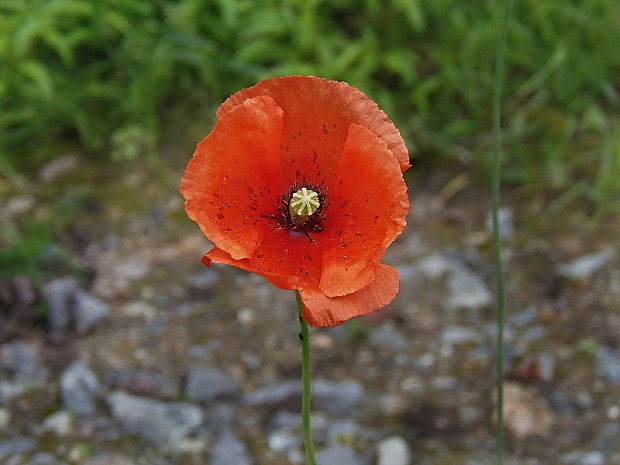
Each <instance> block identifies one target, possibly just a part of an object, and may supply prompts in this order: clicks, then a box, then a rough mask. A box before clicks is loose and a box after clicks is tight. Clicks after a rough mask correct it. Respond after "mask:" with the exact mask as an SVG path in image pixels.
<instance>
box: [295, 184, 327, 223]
mask: <svg viewBox="0 0 620 465" xmlns="http://www.w3.org/2000/svg"><path fill="white" fill-rule="evenodd" d="M320 206H321V202H319V195H318V194H317V193H316V192H314V191H313V190H310V189H308V188H306V187H302V188H301V189H299V190H298V191H297V192H295V193H293V196H292V198H291V203H290V209H291V213H292V214H296V215H298V216H301V217H309V216H311V215H312V214H313V213H314V212H316V211H317V210H318V209H319V207H320Z"/></svg>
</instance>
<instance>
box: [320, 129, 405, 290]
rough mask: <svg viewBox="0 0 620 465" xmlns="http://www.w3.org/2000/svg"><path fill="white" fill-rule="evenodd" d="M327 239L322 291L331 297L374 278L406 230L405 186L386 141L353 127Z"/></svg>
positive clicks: (333, 188)
mask: <svg viewBox="0 0 620 465" xmlns="http://www.w3.org/2000/svg"><path fill="white" fill-rule="evenodd" d="M328 201H329V207H328V210H327V220H326V221H325V223H324V225H323V228H324V234H326V235H327V236H329V238H330V240H331V243H329V242H327V244H326V245H327V250H325V252H324V253H323V271H322V275H321V281H320V285H319V287H320V289H321V290H322V291H323V292H324V293H325V294H326V295H327V296H330V297H336V296H342V295H346V294H349V293H352V292H355V291H357V290H359V289H361V288H362V287H364V286H365V285H366V284H368V283H369V282H371V281H372V280H373V279H374V278H375V272H376V268H377V265H378V263H379V261H380V260H381V257H382V256H383V254H384V252H385V249H386V248H387V247H388V246H389V245H390V244H391V243H392V241H393V240H394V239H395V238H396V237H397V236H398V235H399V234H400V233H401V231H402V230H403V228H404V227H405V218H406V216H407V212H408V210H409V198H408V196H407V186H406V184H405V181H404V179H403V176H402V173H401V171H400V168H399V166H398V163H397V162H396V160H395V159H394V157H392V156H391V154H390V152H389V149H388V147H387V145H386V144H385V142H383V141H382V140H381V139H379V138H378V137H377V136H376V135H375V134H373V133H372V132H371V131H370V130H368V129H366V128H365V127H362V126H359V125H357V124H352V125H351V128H350V130H349V136H348V137H347V142H346V145H345V147H344V151H343V153H342V157H341V159H340V165H339V167H338V175H337V181H336V182H335V183H334V184H333V185H331V186H330V196H329V199H328Z"/></svg>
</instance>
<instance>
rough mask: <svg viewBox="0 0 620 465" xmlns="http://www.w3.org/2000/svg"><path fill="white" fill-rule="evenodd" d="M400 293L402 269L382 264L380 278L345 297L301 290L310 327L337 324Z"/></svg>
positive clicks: (382, 304)
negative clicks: (397, 269) (400, 270)
mask: <svg viewBox="0 0 620 465" xmlns="http://www.w3.org/2000/svg"><path fill="white" fill-rule="evenodd" d="M397 292H398V271H396V269H395V268H392V267H391V266H388V265H379V266H378V268H377V273H376V278H375V280H374V281H373V282H371V283H370V284H368V285H367V286H366V287H364V288H363V289H361V290H359V291H357V292H355V293H353V294H349V295H345V296H342V297H327V296H326V295H325V294H323V293H322V292H321V291H320V290H318V289H312V290H307V289H304V290H300V291H299V294H300V295H301V300H302V303H303V306H304V309H303V317H304V319H305V320H306V321H307V322H308V324H309V325H310V326H336V325H339V324H340V323H343V322H345V321H346V320H348V319H350V318H353V317H355V316H360V315H367V314H368V313H371V312H374V311H375V310H378V309H380V308H382V307H384V306H385V305H387V304H389V303H390V302H391V301H392V300H393V299H394V297H395V296H396V293H397Z"/></svg>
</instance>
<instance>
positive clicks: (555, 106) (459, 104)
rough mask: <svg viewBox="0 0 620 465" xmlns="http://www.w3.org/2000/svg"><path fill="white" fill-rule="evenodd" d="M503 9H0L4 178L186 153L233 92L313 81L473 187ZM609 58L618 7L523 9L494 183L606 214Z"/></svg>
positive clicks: (613, 102)
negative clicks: (335, 84) (88, 162)
mask: <svg viewBox="0 0 620 465" xmlns="http://www.w3.org/2000/svg"><path fill="white" fill-rule="evenodd" d="M501 13H502V5H501V2H496V1H494V0H480V1H476V2H463V1H459V0H433V1H422V0H392V1H389V2H385V1H380V0H330V1H322V0H264V1H255V0H211V1H205V0H176V1H173V0H157V1H144V0H20V1H15V0H0V108H1V109H2V111H0V170H1V171H2V172H3V173H4V175H5V176H7V177H9V178H11V179H17V178H24V177H26V178H27V177H28V174H29V173H31V172H32V170H33V169H34V168H36V167H38V166H39V165H40V164H41V163H42V162H43V161H45V160H47V159H50V158H52V157H55V156H57V155H59V153H61V151H62V150H67V149H68V148H71V149H75V148H78V149H79V150H80V151H81V152H82V153H85V154H88V155H90V156H93V157H98V158H99V159H103V160H106V159H110V160H112V161H114V162H123V161H127V160H132V159H136V158H139V157H146V156H147V155H148V156H150V159H152V158H153V157H155V158H157V156H158V155H157V154H158V153H159V152H160V150H161V147H162V144H163V143H164V142H166V143H168V142H169V140H168V139H169V137H168V135H167V133H166V128H168V127H170V126H174V128H175V131H174V138H175V139H176V140H177V141H179V144H181V145H182V146H184V147H185V146H191V145H193V144H194V143H195V141H196V140H197V137H196V136H195V135H193V134H192V135H190V131H191V128H192V127H195V126H196V125H197V124H198V125H200V126H201V131H202V132H201V134H204V131H205V130H206V128H207V127H208V124H209V121H210V119H211V118H212V114H213V110H214V108H215V107H216V106H217V105H218V104H219V103H220V102H221V101H222V100H223V99H224V98H226V97H227V96H228V95H229V94H231V93H233V92H235V91H236V90H238V89H240V88H242V87H245V86H248V85H251V84H252V83H254V82H256V81H257V80H260V79H262V78H265V77H269V76H276V75H286V74H311V75H318V76H323V77H326V78H331V79H338V80H346V81H348V82H349V83H351V84H352V85H353V86H356V87H358V88H360V89H362V90H363V91H365V92H366V93H367V94H368V95H370V96H371V97H372V98H373V99H375V100H377V101H378V102H379V103H380V105H381V106H382V107H383V108H384V109H385V110H386V112H388V113H389V114H390V115H391V116H392V117H393V119H395V121H396V122H397V125H398V126H399V127H400V128H401V131H402V132H403V135H404V136H405V138H406V139H407V141H408V143H409V146H410V148H411V149H412V154H413V158H414V162H415V164H416V165H417V167H418V169H421V170H423V169H424V168H425V167H428V168H433V169H436V168H438V167H439V168H441V167H442V163H443V162H444V161H448V162H451V161H453V160H459V163H467V164H468V166H469V167H470V168H471V169H472V170H478V171H479V172H480V173H482V171H483V170H485V169H486V164H487V159H488V152H489V145H490V136H489V135H490V132H489V128H490V126H491V124H490V100H491V78H492V72H493V54H494V51H495V41H496V40H497V38H498V32H499V27H500V24H501V21H500V18H501ZM618 44H620V4H619V3H618V2H617V1H616V0H576V1H572V2H566V1H564V0H520V1H519V2H518V4H517V9H516V11H515V17H514V21H513V24H512V26H511V29H510V34H509V40H508V56H507V76H508V82H507V87H506V98H505V108H504V114H505V115H506V124H505V134H504V137H505V145H506V157H505V166H504V176H505V179H504V181H505V182H508V183H512V184H514V185H519V186H523V187H524V190H525V192H526V195H531V194H532V192H536V193H540V192H543V193H545V194H550V195H552V196H558V197H559V199H560V201H561V202H562V204H563V205H565V204H567V203H570V202H573V201H575V200H578V201H580V202H581V205H584V204H585V205H586V208H587V210H588V213H587V214H588V215H591V216H592V217H594V218H602V217H603V216H604V215H605V214H608V213H610V212H615V211H618V209H619V206H620V199H619V198H618V184H619V183H618V182H617V181H618V179H619V178H620V116H619V115H620V111H619V109H620V49H619V47H618ZM168 132H170V131H168ZM162 134H164V136H163V137H162ZM528 193H529V194H528ZM3 229H6V227H5V228H3ZM35 230H36V228H35ZM9 232H10V231H9ZM11 234H13V233H11ZM3 235H4V236H5V239H6V237H7V231H4V233H3ZM18 242H19V241H18ZM26 242H27V241H26ZM36 248H37V249H39V248H40V247H39V246H37V247H36ZM12 260H13V259H12ZM14 261H15V260H13V262H14Z"/></svg>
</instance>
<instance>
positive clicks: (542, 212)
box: [0, 155, 620, 465]
mask: <svg viewBox="0 0 620 465" xmlns="http://www.w3.org/2000/svg"><path fill="white" fill-rule="evenodd" d="M67 157H73V158H67ZM70 159H71V160H73V161H72V162H68V161H67V160H70ZM58 160H61V159H60V158H59V159H58ZM58 160H55V161H53V162H52V163H54V162H56V163H57V164H58V166H56V168H55V171H54V169H53V168H54V166H52V167H51V168H50V165H49V164H48V165H47V166H45V167H43V169H42V171H41V172H40V173H39V174H38V175H37V176H35V177H34V178H33V179H32V180H31V181H30V182H31V184H32V186H33V189H32V190H31V191H30V192H29V193H27V194H25V193H23V191H22V192H19V190H17V189H11V188H6V189H3V194H2V198H1V200H0V202H1V208H2V210H4V213H3V215H8V216H6V217H5V218H9V217H11V218H18V217H26V216H30V217H33V218H39V217H42V216H45V215H46V214H49V213H50V211H52V212H53V208H54V207H53V205H55V204H56V203H58V202H59V200H60V199H62V198H65V197H67V196H71V195H75V196H79V198H80V201H79V208H78V209H77V210H76V211H75V213H74V214H73V216H72V219H71V220H70V223H69V225H68V226H67V227H66V228H64V229H63V231H62V232H61V233H60V235H59V236H58V244H59V245H60V247H61V248H62V249H63V250H65V251H67V252H69V254H70V256H71V257H72V259H71V260H69V261H68V262H67V261H58V260H56V261H50V262H49V263H47V264H46V265H45V268H44V269H42V275H43V280H42V282H41V283H40V285H37V284H36V283H35V282H34V281H33V280H32V278H31V277H28V276H17V277H13V278H10V279H5V280H4V281H3V282H2V284H1V286H0V305H2V310H1V311H0V318H1V321H0V322H1V324H2V328H1V329H0V337H1V338H2V339H1V340H0V463H5V464H11V465H26V464H30V465H36V464H39V465H43V464H72V463H80V464H82V463H84V464H87V465H103V464H110V465H124V464H162V465H164V464H204V463H209V464H212V465H223V464H235V465H244V464H254V465H267V464H270V465H286V464H301V463H304V459H303V449H302V447H301V436H300V432H299V385H298V381H299V379H300V368H301V367H300V349H299V344H298V340H297V329H298V328H297V320H296V310H295V299H294V295H293V293H292V292H289V291H282V290H279V289H275V288H273V287H272V286H270V285H269V284H268V283H266V282H265V281H263V280H262V279H261V278H259V277H257V276H255V275H252V274H250V273H247V272H243V271H240V270H237V269H234V268H231V267H226V266H220V265H215V266H213V267H212V268H211V269H206V268H204V267H203V266H202V265H201V264H200V258H201V256H202V254H203V253H205V252H206V251H207V250H208V249H209V247H210V244H209V242H208V241H207V240H206V239H205V238H204V237H203V236H202V234H201V233H200V232H199V230H198V228H197V227H196V226H195V225H194V224H193V223H192V222H191V221H190V220H188V219H187V217H186V216H185V214H184V212H183V204H182V199H181V197H180V195H179V194H178V192H177V189H176V182H178V181H177V180H178V178H179V177H180V173H181V170H182V168H183V167H182V164H181V163H180V162H174V163H171V164H169V165H165V164H163V162H162V164H160V165H159V166H156V167H146V168H144V167H140V165H137V164H136V165H129V166H120V165H115V166H111V167H100V166H93V165H92V164H91V163H90V162H89V161H88V160H86V159H85V158H83V157H81V156H76V155H69V156H65V158H64V159H63V160H64V163H65V165H66V166H65V165H62V163H63V162H62V160H61V161H58ZM63 166H64V167H63ZM464 168H465V169H462V170H458V171H457V170H454V171H455V172H442V173H436V174H428V173H427V174H423V173H420V172H417V173H416V171H415V169H414V170H412V173H411V175H408V177H407V182H408V185H409V191H410V196H411V200H412V210H411V213H410V216H409V219H408V223H409V225H408V227H407V229H406V230H405V232H404V234H403V235H402V236H401V237H400V238H399V239H398V240H397V241H396V242H395V243H394V244H393V245H392V246H391V247H390V249H389V251H388V253H387V254H386V256H385V259H384V262H385V263H388V264H391V265H393V266H396V267H397V268H398V269H399V271H400V274H401V290H400V293H399V295H398V297H397V299H396V300H395V301H394V302H393V303H392V304H391V305H389V306H388V307H387V308H385V309H384V310H381V311H379V312H376V313H375V314H373V315H371V316H369V317H367V318H358V319H355V320H353V321H351V322H349V323H347V324H344V325H342V326H340V327H336V328H326V329H314V330H312V332H311V344H312V357H313V374H314V379H315V383H316V384H315V401H314V408H313V411H314V420H313V421H314V432H315V440H316V445H317V449H318V450H319V457H318V458H319V462H320V463H321V465H330V464H338V465H348V464H360V465H371V464H373V465H374V464H379V465H388V464H392V465H399V464H401V465H408V464H412V465H413V464H416V465H419V464H436V465H444V464H446V465H447V464H451V465H476V464H480V465H482V464H489V463H492V461H493V458H494V435H495V425H494V420H493V418H494V405H493V404H494V397H495V374H494V369H495V346H494V344H495V338H496V327H495V310H494V305H493V298H494V297H493V295H494V280H493V266H492V265H493V261H492V257H491V235H490V233H489V228H488V226H487V216H488V195H487V189H486V184H485V182H484V181H483V180H481V179H479V177H478V176H477V175H475V174H471V175H470V174H468V173H467V169H466V167H464ZM45 170H47V171H45ZM50 171H51V174H50ZM45 173H47V174H45ZM35 178H36V179H35ZM503 203H504V205H505V208H504V210H503V212H502V224H503V227H504V233H505V235H504V239H503V241H504V259H505V263H506V278H507V283H506V284H507V299H506V301H507V317H506V323H507V328H506V354H505V361H506V378H505V379H506V382H505V414H506V433H507V446H508V453H507V459H508V460H507V463H515V464H516V463H519V464H531V465H534V464H568V465H573V464H574V465H614V464H615V465H620V349H619V347H620V268H619V267H618V264H619V262H620V254H619V251H618V231H619V230H620V228H619V227H620V219H619V218H606V219H604V220H603V221H602V222H600V223H598V224H592V223H591V222H590V221H589V219H588V218H589V217H588V211H587V208H586V207H584V206H575V205H570V206H568V207H564V206H561V205H558V204H557V203H555V202H554V197H553V196H551V195H549V194H547V195H542V194H534V193H532V192H528V191H526V190H524V189H520V188H512V189H507V190H506V191H505V193H504V202H503ZM63 299H64V300H63ZM50 305H51V306H53V307H54V311H51V309H50ZM46 306H47V308H48V311H47V313H45V312H42V311H41V309H42V308H45V307H46ZM63 312H64V313H63ZM63 318H64V319H63Z"/></svg>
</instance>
